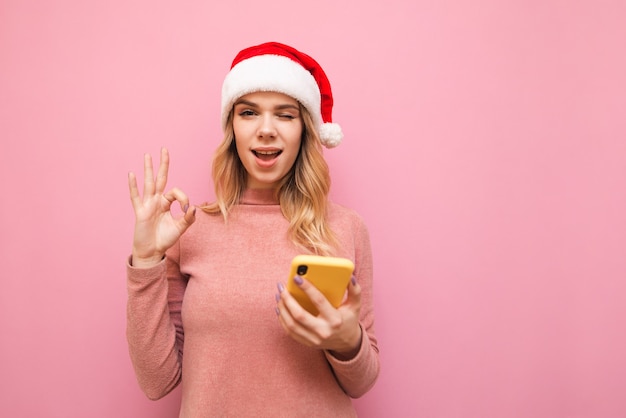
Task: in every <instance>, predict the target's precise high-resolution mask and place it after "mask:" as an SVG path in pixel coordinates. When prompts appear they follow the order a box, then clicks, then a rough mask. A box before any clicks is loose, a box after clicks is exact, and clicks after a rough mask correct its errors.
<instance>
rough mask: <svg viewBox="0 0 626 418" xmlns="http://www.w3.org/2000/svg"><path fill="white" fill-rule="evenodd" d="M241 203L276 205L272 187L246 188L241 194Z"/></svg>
mask: <svg viewBox="0 0 626 418" xmlns="http://www.w3.org/2000/svg"><path fill="white" fill-rule="evenodd" d="M240 203H241V204H242V205H278V204H279V203H278V196H277V195H276V191H275V190H274V189H246V190H244V192H243V195H242V196H241V200H240Z"/></svg>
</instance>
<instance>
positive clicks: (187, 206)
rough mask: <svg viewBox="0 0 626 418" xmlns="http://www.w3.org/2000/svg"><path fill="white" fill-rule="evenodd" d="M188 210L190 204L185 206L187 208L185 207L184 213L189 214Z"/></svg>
mask: <svg viewBox="0 0 626 418" xmlns="http://www.w3.org/2000/svg"><path fill="white" fill-rule="evenodd" d="M187 209H189V204H187V205H185V206H184V207H183V212H185V213H187Z"/></svg>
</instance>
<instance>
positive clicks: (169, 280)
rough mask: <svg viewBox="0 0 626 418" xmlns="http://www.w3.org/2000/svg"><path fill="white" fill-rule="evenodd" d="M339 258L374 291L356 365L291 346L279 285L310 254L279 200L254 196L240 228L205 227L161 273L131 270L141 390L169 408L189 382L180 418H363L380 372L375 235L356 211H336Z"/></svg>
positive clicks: (132, 335)
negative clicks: (361, 408)
mask: <svg viewBox="0 0 626 418" xmlns="http://www.w3.org/2000/svg"><path fill="white" fill-rule="evenodd" d="M329 220H330V226H331V228H332V230H333V231H334V232H335V234H336V235H337V237H338V239H339V242H340V251H339V254H337V255H338V256H341V257H346V258H349V259H351V260H352V261H353V262H354V263H355V272H354V275H355V277H356V279H357V281H358V283H359V284H360V286H361V288H362V296H361V304H362V307H361V312H360V326H361V328H362V330H363V332H362V342H361V348H360V350H359V352H358V354H357V355H356V356H355V357H354V358H353V359H350V360H348V361H341V360H339V359H337V358H335V357H334V356H333V355H332V354H330V353H329V352H328V351H324V350H319V349H313V348H309V347H306V346H304V345H301V344H299V343H298V342H296V341H294V340H293V339H292V338H290V337H289V336H287V335H286V334H285V332H284V331H283V329H282V327H281V326H280V323H279V322H278V319H277V316H276V312H275V307H276V300H275V295H276V293H277V283H278V282H283V283H284V282H285V281H286V280H287V275H288V272H289V265H290V262H291V259H292V258H293V257H294V256H295V255H297V254H300V253H302V252H303V251H302V250H301V249H299V248H298V247H296V246H295V245H294V244H293V243H292V242H291V240H289V239H288V237H287V227H288V221H287V220H286V219H285V218H284V216H283V215H282V213H281V210H280V206H279V204H278V203H277V202H276V201H275V200H274V199H273V198H272V197H271V195H270V194H268V193H266V192H263V191H258V190H252V191H246V193H245V195H244V197H243V199H242V201H241V203H240V204H239V205H237V206H235V207H234V209H233V211H232V212H231V213H230V214H229V217H228V220H227V221H224V218H223V217H222V216H215V215H209V214H206V213H204V212H203V211H200V210H199V211H197V214H196V221H195V222H194V224H192V226H191V227H190V228H189V229H188V230H187V231H186V232H185V234H183V236H182V237H181V238H180V239H179V240H178V243H177V244H176V245H175V246H173V247H172V248H171V249H170V250H169V251H168V252H167V254H166V257H165V259H164V260H163V261H162V262H161V263H159V264H158V265H156V266H154V267H150V268H136V267H132V266H131V265H130V264H128V265H127V279H128V280H127V284H128V309H127V337H128V344H129V351H130V357H131V360H132V363H133V366H134V368H135V373H136V376H137V379H138V382H139V385H140V386H141V388H142V389H143V391H144V392H145V393H146V395H147V396H148V397H149V398H150V399H159V398H161V397H163V396H165V395H166V394H167V393H169V392H170V391H171V390H172V389H174V388H175V387H176V386H177V385H178V384H179V383H181V382H182V401H181V408H180V417H185V418H188V417H225V416H233V417H250V416H268V417H270V416H271V417H353V416H356V413H355V410H354V408H353V406H352V402H351V399H350V398H356V397H359V396H361V395H363V394H364V393H365V392H367V391H368V390H369V389H370V388H371V387H372V386H373V384H374V382H375V380H376V378H377V376H378V371H379V360H378V347H377V341H376V337H375V335H374V313H373V303H372V256H371V250H370V243H369V235H368V232H367V229H366V227H365V225H364V223H363V221H362V219H361V218H360V217H359V216H358V215H357V214H356V213H355V212H354V211H352V210H350V209H347V208H344V207H342V206H339V205H336V204H332V203H331V205H330V208H329Z"/></svg>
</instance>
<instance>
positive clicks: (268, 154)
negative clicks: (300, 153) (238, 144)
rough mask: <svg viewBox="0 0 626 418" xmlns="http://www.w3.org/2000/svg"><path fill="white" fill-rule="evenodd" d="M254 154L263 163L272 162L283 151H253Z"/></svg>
mask: <svg viewBox="0 0 626 418" xmlns="http://www.w3.org/2000/svg"><path fill="white" fill-rule="evenodd" d="M252 153H253V154H254V156H255V157H257V158H258V159H260V160H263V161H271V160H273V159H274V158H276V157H278V156H279V155H280V154H281V153H282V150H278V149H277V150H270V151H261V150H252Z"/></svg>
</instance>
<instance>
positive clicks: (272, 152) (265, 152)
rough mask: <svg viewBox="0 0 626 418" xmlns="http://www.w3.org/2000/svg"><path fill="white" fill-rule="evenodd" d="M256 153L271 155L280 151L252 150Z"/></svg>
mask: <svg viewBox="0 0 626 418" xmlns="http://www.w3.org/2000/svg"><path fill="white" fill-rule="evenodd" d="M254 152H256V153H257V154H261V155H272V154H278V153H279V152H280V151H254Z"/></svg>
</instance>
